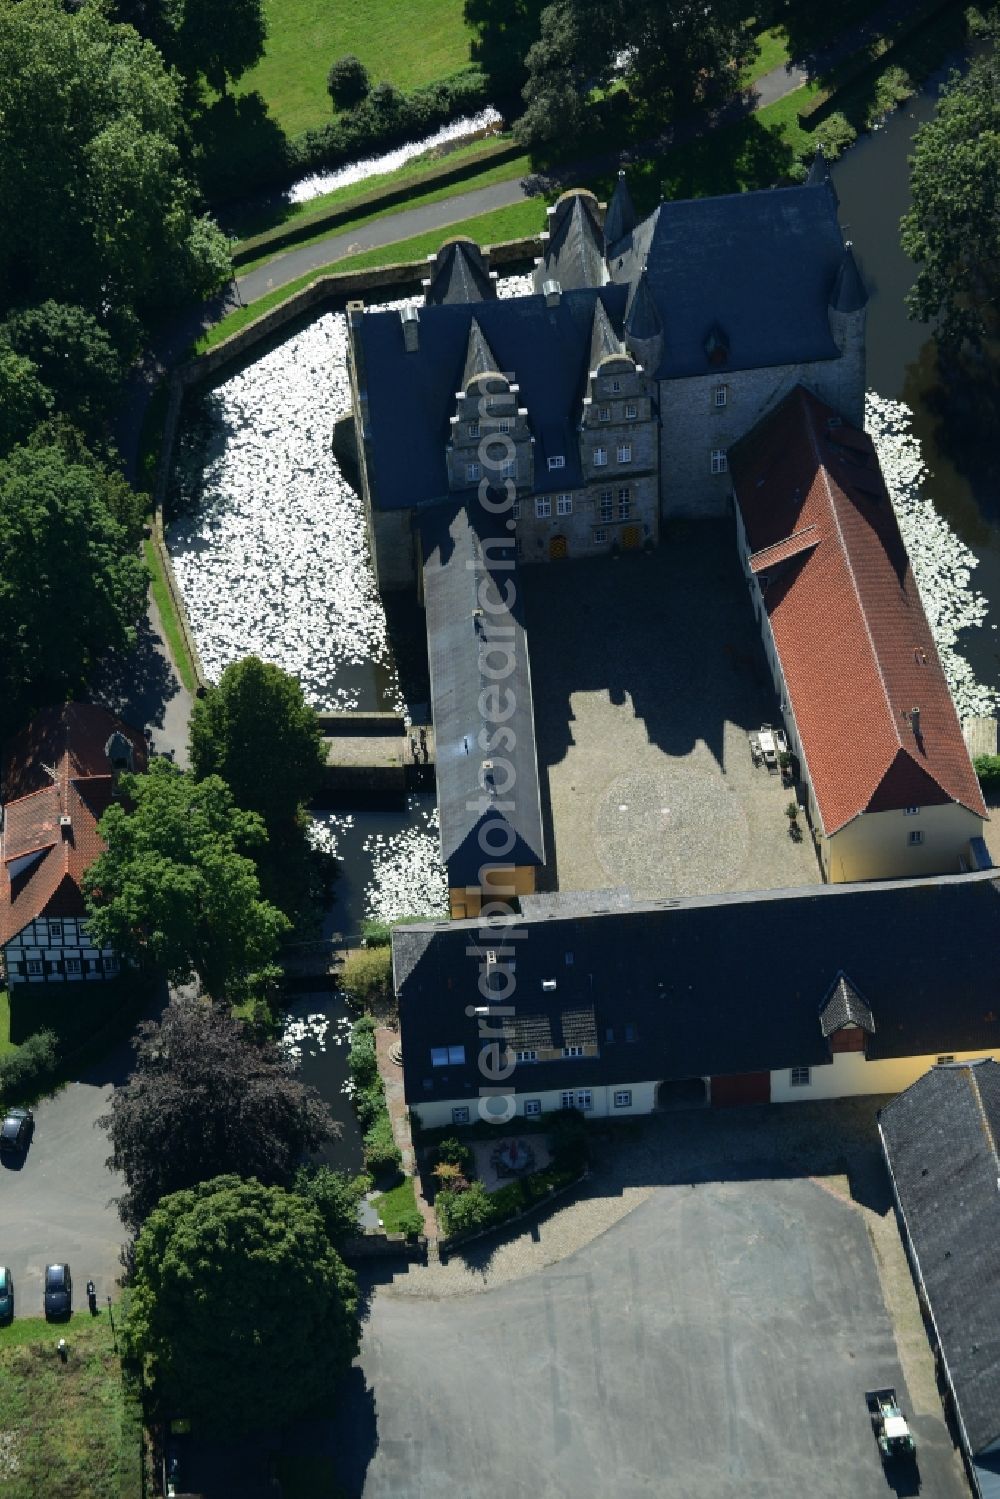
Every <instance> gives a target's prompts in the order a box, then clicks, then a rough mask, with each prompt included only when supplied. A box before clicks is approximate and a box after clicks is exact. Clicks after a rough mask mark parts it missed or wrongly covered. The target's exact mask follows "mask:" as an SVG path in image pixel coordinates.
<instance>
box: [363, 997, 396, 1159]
mask: <svg viewBox="0 0 1000 1499" xmlns="http://www.w3.org/2000/svg"><path fill="white" fill-rule="evenodd" d="M351 1084H352V1086H351V1102H352V1103H353V1105H354V1111H355V1113H356V1114H357V1116H358V1123H359V1124H360V1125H361V1128H362V1130H363V1131H364V1141H363V1144H364V1158H365V1169H366V1170H367V1171H370V1172H371V1173H372V1175H373V1176H388V1175H390V1174H394V1173H396V1172H398V1171H399V1168H400V1166H401V1165H402V1162H403V1157H402V1154H401V1153H400V1149H399V1146H398V1145H397V1144H396V1142H395V1140H394V1139H393V1134H392V1120H391V1119H390V1118H389V1110H388V1109H387V1108H386V1102H385V1086H384V1084H383V1082H382V1078H381V1076H380V1074H379V1070H378V1058H377V1056H376V1052H375V1021H374V1019H373V1017H372V1016H371V1015H362V1016H361V1018H360V1020H356V1021H355V1022H354V1025H353V1026H352V1027H351Z"/></svg>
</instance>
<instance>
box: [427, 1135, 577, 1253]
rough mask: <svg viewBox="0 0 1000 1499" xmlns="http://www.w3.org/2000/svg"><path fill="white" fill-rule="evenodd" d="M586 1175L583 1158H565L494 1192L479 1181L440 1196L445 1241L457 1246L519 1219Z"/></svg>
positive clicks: (436, 1203) (436, 1205)
mask: <svg viewBox="0 0 1000 1499" xmlns="http://www.w3.org/2000/svg"><path fill="white" fill-rule="evenodd" d="M585 1175H586V1160H585V1158H584V1156H583V1155H582V1154H577V1155H575V1156H570V1155H569V1154H564V1155H562V1156H560V1157H557V1159H556V1160H554V1161H553V1162H552V1165H551V1166H546V1167H545V1168H544V1170H542V1171H533V1172H532V1173H531V1175H530V1176H523V1177H521V1178H520V1179H519V1180H517V1181H512V1182H509V1183H508V1184H507V1186H505V1187H499V1188H498V1189H497V1190H496V1191H495V1192H487V1190H486V1188H485V1187H484V1186H483V1183H482V1182H479V1181H475V1182H472V1183H470V1185H469V1187H468V1188H467V1190H466V1191H464V1192H450V1191H447V1190H446V1191H442V1192H439V1193H438V1194H437V1196H436V1197H435V1199H434V1211H435V1212H436V1213H437V1218H438V1223H439V1224H440V1225H441V1228H442V1230H443V1231H444V1235H445V1238H446V1239H447V1240H448V1241H449V1242H451V1243H454V1242H455V1241H457V1240H460V1239H465V1238H467V1237H471V1236H472V1235H474V1234H477V1233H483V1232H484V1231H485V1230H487V1229H491V1228H499V1227H500V1225H501V1224H504V1223H510V1222H511V1221H512V1220H513V1219H515V1218H520V1217H521V1215H522V1214H523V1213H526V1212H528V1211H529V1210H530V1209H531V1208H533V1207H537V1206H538V1204H539V1203H541V1202H546V1201H547V1200H548V1199H549V1198H550V1197H552V1196H553V1195H554V1194H555V1193H556V1192H563V1191H565V1190H566V1189H567V1188H568V1187H571V1186H573V1185H574V1183H576V1182H578V1181H580V1180H581V1179H582V1178H583V1177H584V1176H585Z"/></svg>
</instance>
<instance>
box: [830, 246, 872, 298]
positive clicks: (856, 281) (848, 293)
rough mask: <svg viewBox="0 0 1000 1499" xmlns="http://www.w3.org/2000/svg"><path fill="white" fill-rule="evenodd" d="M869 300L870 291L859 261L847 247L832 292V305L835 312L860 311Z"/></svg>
mask: <svg viewBox="0 0 1000 1499" xmlns="http://www.w3.org/2000/svg"><path fill="white" fill-rule="evenodd" d="M867 301H868V293H867V291H866V290H865V283H864V282H863V281H862V279H861V272H860V271H859V270H858V264H857V261H856V260H855V259H854V256H853V255H852V254H851V250H850V247H849V246H848V247H845V249H844V258H843V260H842V261H841V262H840V267H839V269H838V271H837V275H836V277H835V279H834V283H833V290H832V291H831V293H830V306H831V307H832V309H833V310H834V312H859V311H860V310H861V308H862V307H864V306H865V304H866V303H867Z"/></svg>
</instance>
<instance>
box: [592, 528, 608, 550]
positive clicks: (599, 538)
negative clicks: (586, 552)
mask: <svg viewBox="0 0 1000 1499" xmlns="http://www.w3.org/2000/svg"><path fill="white" fill-rule="evenodd" d="M607 539H608V533H607V531H605V529H604V527H603V526H595V527H594V545H595V546H599V547H600V546H603V545H604V543H605V542H606V541H607Z"/></svg>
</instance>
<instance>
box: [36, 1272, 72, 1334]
mask: <svg viewBox="0 0 1000 1499" xmlns="http://www.w3.org/2000/svg"><path fill="white" fill-rule="evenodd" d="M43 1303H44V1306H45V1315H46V1317H48V1318H49V1320H50V1321H52V1320H53V1319H54V1318H56V1317H69V1316H70V1315H71V1314H72V1311H73V1277H72V1276H71V1275H70V1273H69V1266H68V1265H46V1267H45V1295H44V1298H43Z"/></svg>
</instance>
